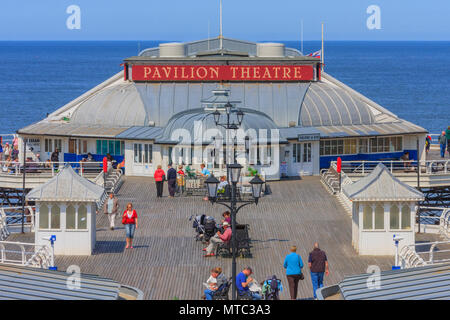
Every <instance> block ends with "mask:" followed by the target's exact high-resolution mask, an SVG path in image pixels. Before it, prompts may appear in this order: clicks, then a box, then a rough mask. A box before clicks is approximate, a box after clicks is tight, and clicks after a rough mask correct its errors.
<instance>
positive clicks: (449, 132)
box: [445, 126, 450, 156]
mask: <svg viewBox="0 0 450 320" xmlns="http://www.w3.org/2000/svg"><path fill="white" fill-rule="evenodd" d="M445 137H446V138H447V152H448V155H449V156H450V126H448V127H447V130H445Z"/></svg>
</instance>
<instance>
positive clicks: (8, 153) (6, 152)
mask: <svg viewBox="0 0 450 320" xmlns="http://www.w3.org/2000/svg"><path fill="white" fill-rule="evenodd" d="M3 154H4V158H5V161H7V160H8V158H9V157H10V156H11V147H10V145H9V142H7V143H6V144H5V148H4V149H3Z"/></svg>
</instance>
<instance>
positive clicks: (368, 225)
mask: <svg viewBox="0 0 450 320" xmlns="http://www.w3.org/2000/svg"><path fill="white" fill-rule="evenodd" d="M372 213H373V210H372V207H371V206H369V205H367V206H365V207H364V210H363V229H364V230H372V229H373V223H372Z"/></svg>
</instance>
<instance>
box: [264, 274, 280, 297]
mask: <svg viewBox="0 0 450 320" xmlns="http://www.w3.org/2000/svg"><path fill="white" fill-rule="evenodd" d="M280 291H283V286H282V285H281V280H279V279H277V276H275V275H274V276H272V278H269V279H267V280H266V281H264V283H263V285H262V292H261V293H262V295H263V299H264V300H280Z"/></svg>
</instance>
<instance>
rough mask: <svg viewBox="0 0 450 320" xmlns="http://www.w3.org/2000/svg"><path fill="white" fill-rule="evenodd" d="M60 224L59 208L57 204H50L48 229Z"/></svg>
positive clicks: (57, 226) (55, 227)
mask: <svg viewBox="0 0 450 320" xmlns="http://www.w3.org/2000/svg"><path fill="white" fill-rule="evenodd" d="M60 226H61V209H60V208H59V206H58V205H56V204H55V205H53V206H52V211H51V217H50V229H59V228H60Z"/></svg>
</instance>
